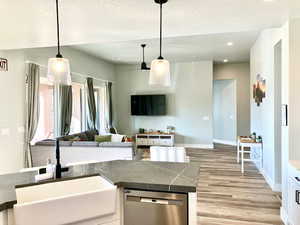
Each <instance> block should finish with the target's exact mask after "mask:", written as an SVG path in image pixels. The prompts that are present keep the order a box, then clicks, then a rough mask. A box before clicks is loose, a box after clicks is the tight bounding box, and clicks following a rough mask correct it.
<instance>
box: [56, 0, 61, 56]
mask: <svg viewBox="0 0 300 225" xmlns="http://www.w3.org/2000/svg"><path fill="white" fill-rule="evenodd" d="M56 34H57V55H56V57H57V58H62V55H61V53H60V34H59V9H58V0H56Z"/></svg>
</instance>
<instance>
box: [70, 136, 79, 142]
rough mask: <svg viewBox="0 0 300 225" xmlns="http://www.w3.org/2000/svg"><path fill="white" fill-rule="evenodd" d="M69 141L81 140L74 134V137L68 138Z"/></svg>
mask: <svg viewBox="0 0 300 225" xmlns="http://www.w3.org/2000/svg"><path fill="white" fill-rule="evenodd" d="M69 141H81V139H80V137H79V136H75V137H73V138H71V139H69Z"/></svg>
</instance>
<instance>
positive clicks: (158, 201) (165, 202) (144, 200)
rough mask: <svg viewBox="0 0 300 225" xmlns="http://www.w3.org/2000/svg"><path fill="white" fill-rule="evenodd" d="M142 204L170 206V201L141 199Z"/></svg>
mask: <svg viewBox="0 0 300 225" xmlns="http://www.w3.org/2000/svg"><path fill="white" fill-rule="evenodd" d="M140 202H143V203H152V204H159V205H169V201H168V200H164V199H154V198H141V199H140Z"/></svg>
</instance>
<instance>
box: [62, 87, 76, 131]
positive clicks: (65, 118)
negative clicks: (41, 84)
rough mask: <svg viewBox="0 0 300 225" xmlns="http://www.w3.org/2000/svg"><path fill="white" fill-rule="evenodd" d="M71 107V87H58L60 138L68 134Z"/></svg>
mask: <svg viewBox="0 0 300 225" xmlns="http://www.w3.org/2000/svg"><path fill="white" fill-rule="evenodd" d="M72 105H73V99H72V86H67V85H59V121H60V135H61V136H65V135H68V134H69V133H70V128H71V120H72Z"/></svg>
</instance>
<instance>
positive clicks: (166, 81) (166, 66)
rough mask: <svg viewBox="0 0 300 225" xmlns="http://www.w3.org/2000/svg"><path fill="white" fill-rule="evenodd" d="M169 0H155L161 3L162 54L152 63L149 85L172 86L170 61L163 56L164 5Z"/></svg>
mask: <svg viewBox="0 0 300 225" xmlns="http://www.w3.org/2000/svg"><path fill="white" fill-rule="evenodd" d="M167 1H168V0H155V3H157V4H159V5H160V55H159V57H158V59H155V60H153V61H152V63H151V70H150V77H149V85H151V86H163V87H169V86H171V74H170V63H169V61H168V60H165V59H164V58H163V57H162V5H163V4H164V3H166V2H167Z"/></svg>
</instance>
